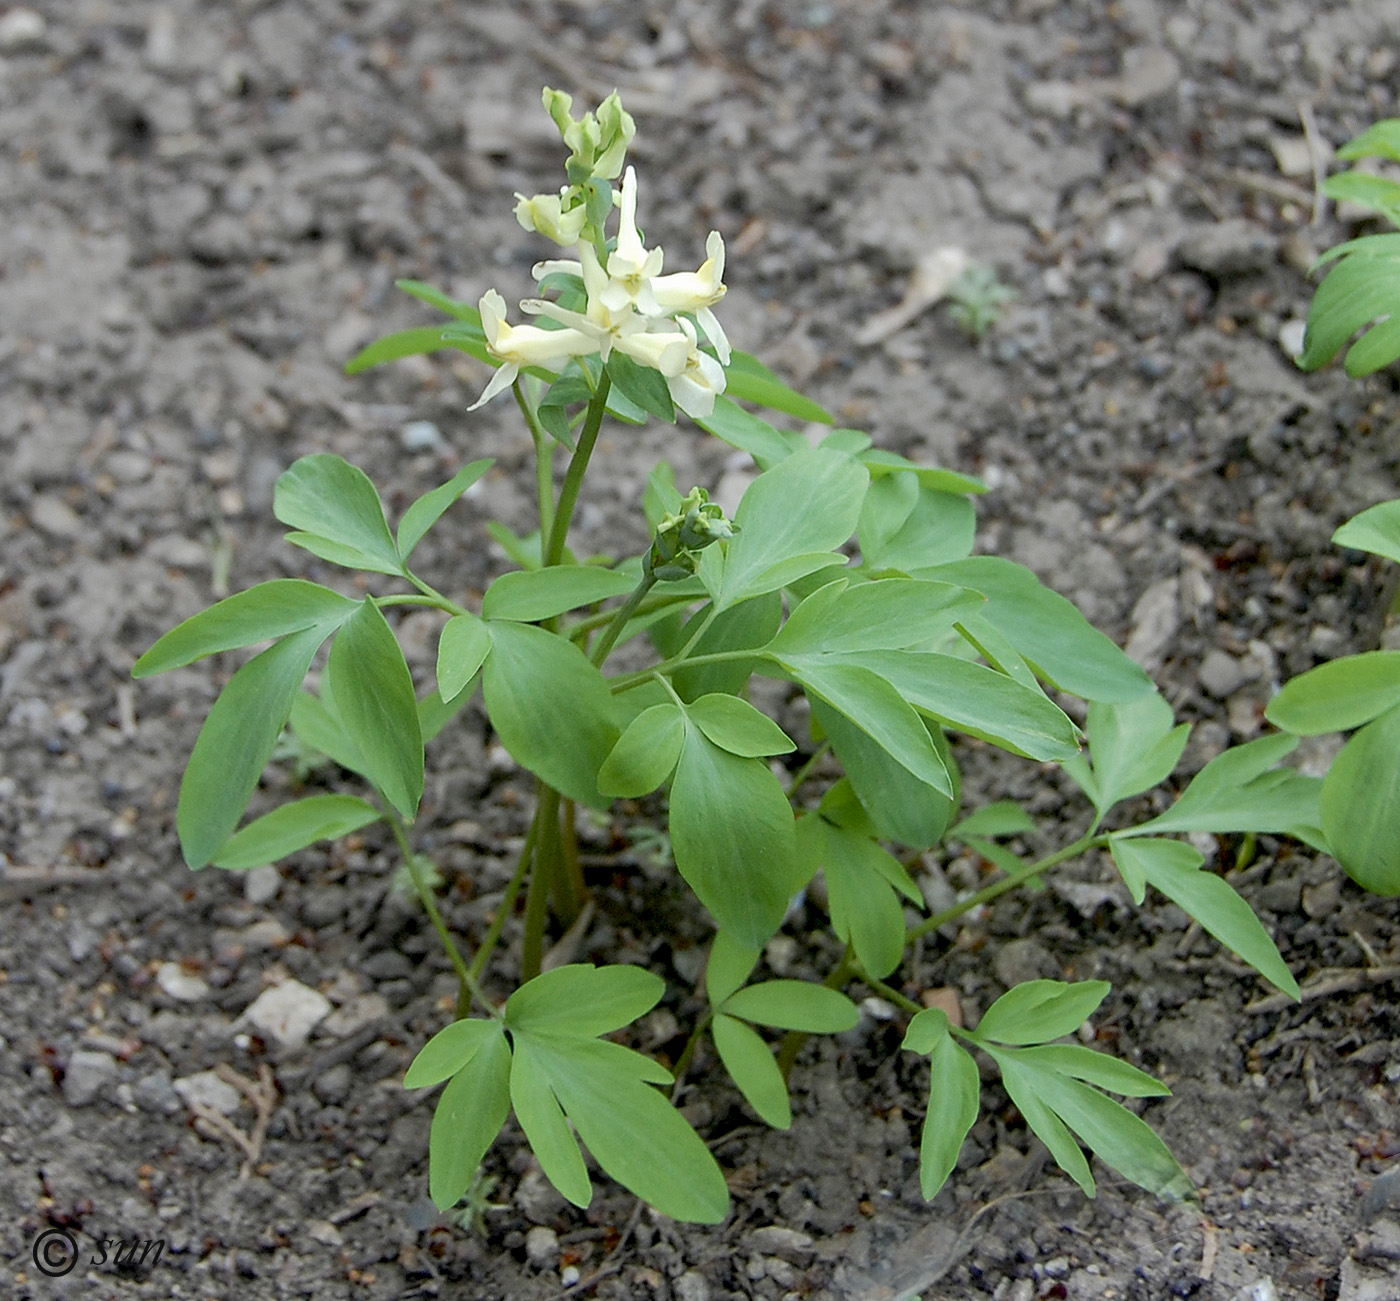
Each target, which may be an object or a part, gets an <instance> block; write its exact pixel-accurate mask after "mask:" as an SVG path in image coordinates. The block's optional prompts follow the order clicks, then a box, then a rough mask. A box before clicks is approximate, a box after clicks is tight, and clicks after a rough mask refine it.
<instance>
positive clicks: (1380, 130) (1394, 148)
mask: <svg viewBox="0 0 1400 1301" xmlns="http://www.w3.org/2000/svg"><path fill="white" fill-rule="evenodd" d="M1337 157H1338V158H1341V159H1344V160H1346V161H1348V162H1350V161H1351V160H1352V159H1354V158H1388V159H1390V161H1391V162H1400V118H1393V117H1387V118H1382V119H1381V120H1380V121H1379V122H1372V123H1371V125H1370V126H1368V127H1367V128H1366V129H1365V130H1364V131H1363V132H1362V133H1361V134H1360V135H1359V136H1356V137H1355V138H1354V139H1352V140H1348V141H1347V142H1346V144H1344V145H1343V146H1342V147H1341V148H1340V149H1338V150H1337Z"/></svg>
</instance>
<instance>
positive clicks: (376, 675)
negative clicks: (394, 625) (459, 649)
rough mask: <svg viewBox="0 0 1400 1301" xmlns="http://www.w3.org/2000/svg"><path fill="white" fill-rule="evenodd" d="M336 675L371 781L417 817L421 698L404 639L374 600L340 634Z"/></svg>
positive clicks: (342, 710) (345, 718) (334, 651)
mask: <svg viewBox="0 0 1400 1301" xmlns="http://www.w3.org/2000/svg"><path fill="white" fill-rule="evenodd" d="M330 671H331V673H332V675H333V677H334V679H335V709H336V712H337V714H338V715H339V716H340V721H341V723H342V724H343V725H344V727H345V731H346V733H347V735H348V736H349V737H350V739H351V740H352V741H353V742H354V743H355V746H356V748H357V749H358V750H359V752H360V754H361V755H362V756H363V758H364V762H365V767H366V770H367V775H368V776H369V779H370V780H371V781H372V782H373V783H374V784H375V785H376V786H377V787H378V788H379V789H380V790H381V791H383V792H384V798H385V799H387V800H388V801H389V803H390V804H392V805H393V806H394V807H395V808H396V809H397V810H398V811H399V813H400V814H402V815H403V817H405V818H412V817H413V815H414V814H415V813H416V812H417V811H418V801H419V800H421V799H422V798H423V734H422V732H421V730H420V729H419V726H418V697H417V696H416V695H415V694H414V690H413V675H412V674H411V673H409V671H408V664H407V663H406V662H405V660H404V657H403V651H402V649H401V648H400V647H399V642H398V638H397V637H395V636H394V633H393V630H392V629H391V628H390V627H389V625H388V623H387V622H386V621H385V619H384V615H383V614H382V613H381V612H380V610H379V607H378V606H377V605H375V603H374V602H373V600H371V599H369V598H368V597H366V598H365V600H364V602H363V604H362V605H361V606H360V609H359V611H358V612H357V613H356V614H355V615H354V616H353V617H352V618H351V619H349V620H347V621H346V623H345V626H344V627H343V628H341V630H340V632H339V633H338V634H337V636H336V639H335V642H334V643H333V644H332V646H331V655H330ZM323 689H324V688H323Z"/></svg>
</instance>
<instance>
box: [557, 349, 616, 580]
mask: <svg viewBox="0 0 1400 1301" xmlns="http://www.w3.org/2000/svg"><path fill="white" fill-rule="evenodd" d="M611 385H612V381H611V380H610V379H609V378H608V372H607V371H606V370H605V371H604V372H603V374H602V378H601V379H599V381H598V387H597V388H596V389H594V391H593V397H592V398H591V399H590V400H589V403H588V415H587V417H586V418H585V420H584V422H583V430H582V432H581V433H580V434H579V439H578V447H577V448H576V449H575V451H574V454H573V458H572V459H571V460H570V461H569V468H568V470H567V471H566V472H565V475H564V484H563V487H561V488H560V490H559V506H558V508H557V510H556V511H555V514H554V519H553V521H552V522H551V525H550V529H549V544H548V546H547V547H546V548H545V552H544V563H545V565H546V567H548V566H550V565H557V564H559V562H560V561H561V560H563V558H564V547H565V546H566V545H567V543H568V540H569V525H570V524H571V523H573V518H574V507H575V506H576V505H578V495H579V491H580V489H581V488H582V487H583V476H584V473H585V471H587V469H588V461H589V458H590V457H592V455H593V448H594V445H595V444H596V443H597V441H598V431H599V430H600V429H602V427H603V416H604V414H605V413H606V412H607V409H608V389H609V388H610V387H611Z"/></svg>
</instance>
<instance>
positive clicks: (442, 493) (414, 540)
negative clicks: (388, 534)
mask: <svg viewBox="0 0 1400 1301" xmlns="http://www.w3.org/2000/svg"><path fill="white" fill-rule="evenodd" d="M494 464H495V462H494V461H493V460H492V459H491V458H490V457H485V458H484V459H482V460H480V461H473V462H472V463H471V464H470V465H464V466H463V467H462V468H461V469H460V470H458V471H457V473H456V474H454V475H453V476H452V478H450V479H449V480H448V481H447V482H446V483H444V484H443V485H442V486H441V487H439V488H434V489H433V490H432V491H431V492H426V493H424V494H423V495H422V496H421V497H419V498H418V500H417V501H415V502H414V503H413V505H411V506H410V507H409V508H408V509H407V510H406V511H404V513H403V518H402V519H400V520H399V531H398V552H399V555H400V556H402V557H403V559H404V560H407V559H408V558H409V556H410V555H412V554H413V548H414V547H416V546H417V545H418V544H419V543H420V542H421V541H422V540H423V537H424V535H425V534H426V533H427V532H428V530H429V529H430V528H432V527H433V525H434V524H436V523H437V522H438V520H440V519H441V518H442V517H443V515H444V514H445V513H446V512H447V509H448V508H449V507H450V506H451V505H452V504H453V503H454V502H455V501H456V500H457V499H458V498H459V497H460V496H461V495H462V494H463V493H464V492H466V490H467V489H468V488H470V487H471V486H472V484H474V483H475V482H476V481H477V480H478V479H480V478H481V476H482V475H483V474H485V473H486V471H487V470H489V469H490V468H491V467H492V466H493V465H494Z"/></svg>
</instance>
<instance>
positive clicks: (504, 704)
mask: <svg viewBox="0 0 1400 1301" xmlns="http://www.w3.org/2000/svg"><path fill="white" fill-rule="evenodd" d="M487 627H488V628H489V630H490V632H491V643H492V648H493V649H492V652H491V654H490V655H489V656H487V659H486V666H485V669H484V670H483V673H482V690H483V693H484V695H485V699H486V708H487V711H488V712H489V713H490V715H491V723H492V725H493V726H494V727H495V729H496V732H497V734H498V735H499V736H500V738H501V743H502V744H503V745H504V746H505V747H506V749H507V750H509V751H510V753H511V755H512V756H513V757H514V758H515V760H516V762H517V763H519V764H521V765H523V766H524V767H526V768H528V769H529V770H530V771H531V772H533V773H535V774H536V775H537V776H538V777H540V778H541V779H543V780H544V781H545V782H546V783H547V784H548V785H550V786H553V787H554V789H555V790H557V791H559V792H560V793H562V794H563V795H565V796H566V797H567V798H569V799H571V800H576V801H578V803H580V804H587V805H589V806H591V807H594V808H606V807H607V805H608V803H609V801H608V800H607V799H606V798H605V797H604V796H602V795H600V794H599V792H598V769H599V768H601V767H602V765H603V761H604V760H605V759H606V758H607V757H608V752H609V751H610V750H611V749H612V748H613V746H614V745H616V744H617V739H618V729H617V724H616V722H615V717H616V713H615V710H616V707H615V705H614V702H613V697H612V694H611V693H610V692H609V690H608V686H607V683H606V682H605V681H604V680H603V675H602V674H601V673H599V672H598V670H597V669H596V668H595V667H594V666H593V665H592V664H590V663H589V662H588V657H587V656H586V655H585V654H584V653H583V652H582V651H581V650H579V648H578V647H577V646H575V645H574V644H573V643H572V642H570V641H567V640H565V639H564V638H562V637H556V636H554V635H553V634H552V633H548V632H546V631H545V630H544V629H543V628H536V627H534V626H533V625H532V624H523V623H511V622H508V621H504V620H503V621H499V622H497V621H492V622H490V623H488V625H487Z"/></svg>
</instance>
